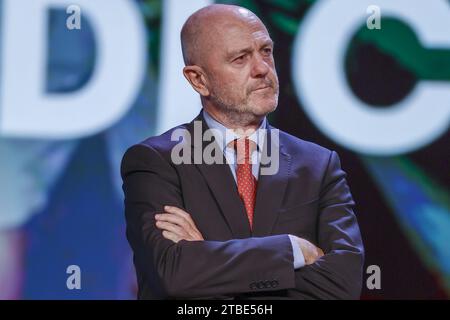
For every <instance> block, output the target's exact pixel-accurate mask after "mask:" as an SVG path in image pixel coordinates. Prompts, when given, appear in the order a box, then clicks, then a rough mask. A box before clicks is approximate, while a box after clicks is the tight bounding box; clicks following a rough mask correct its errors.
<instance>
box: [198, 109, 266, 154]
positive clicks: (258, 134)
mask: <svg viewBox="0 0 450 320" xmlns="http://www.w3.org/2000/svg"><path fill="white" fill-rule="evenodd" d="M203 118H204V119H205V122H206V124H207V125H208V127H209V128H210V129H214V130H213V134H214V137H215V138H216V141H217V142H218V143H219V146H220V148H221V149H222V151H224V150H225V147H226V146H227V145H228V144H229V143H230V142H231V141H233V140H235V139H239V138H241V136H239V135H237V134H236V133H235V132H234V131H233V130H231V129H228V128H227V127H225V126H224V125H223V124H221V123H220V122H218V121H217V120H215V119H214V118H213V117H212V116H211V115H210V114H209V113H208V112H207V111H206V110H205V109H203ZM266 123H267V120H266V118H265V117H264V119H263V120H262V121H261V124H260V125H259V128H258V129H256V131H255V132H253V133H252V134H251V135H250V136H248V138H249V139H250V140H252V141H253V142H255V144H256V146H257V150H258V151H261V150H262V148H263V147H264V138H265V135H264V129H266ZM215 131H217V132H215ZM216 133H220V135H221V137H218V135H217V134H216ZM220 139H222V143H220V141H218V140H220Z"/></svg>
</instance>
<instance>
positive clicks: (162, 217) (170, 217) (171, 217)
mask: <svg viewBox="0 0 450 320" xmlns="http://www.w3.org/2000/svg"><path fill="white" fill-rule="evenodd" d="M155 219H156V220H157V221H167V222H171V223H174V224H177V225H179V226H180V227H183V228H188V227H189V224H188V222H187V221H186V220H185V219H183V218H182V217H180V216H178V215H176V214H173V213H162V214H157V215H155Z"/></svg>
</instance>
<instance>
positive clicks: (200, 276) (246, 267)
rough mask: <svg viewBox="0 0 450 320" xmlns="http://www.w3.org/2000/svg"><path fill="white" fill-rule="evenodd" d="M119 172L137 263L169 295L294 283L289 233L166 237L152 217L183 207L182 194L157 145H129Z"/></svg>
mask: <svg viewBox="0 0 450 320" xmlns="http://www.w3.org/2000/svg"><path fill="white" fill-rule="evenodd" d="M121 174H122V179H123V191H124V195H125V217H126V222H127V238H128V241H129V242H130V245H131V247H132V249H133V253H134V260H135V267H136V269H137V271H138V273H142V274H143V275H144V276H143V278H144V279H150V278H151V277H154V275H146V274H145V273H148V272H152V271H151V270H156V272H157V276H158V278H159V279H160V281H161V282H160V283H161V284H162V285H163V286H164V288H165V291H166V292H167V294H168V295H169V296H171V297H186V298H191V297H193V298H195V297H204V296H216V295H223V294H239V293H243V292H251V291H262V290H264V291H271V290H280V289H286V288H294V287H295V280H294V279H295V277H294V267H293V255H292V247H291V242H290V240H289V237H288V236H287V235H276V236H268V237H262V238H247V239H235V240H230V241H224V242H219V241H185V240H182V241H179V242H178V243H174V242H172V241H171V240H167V239H165V238H164V237H163V236H162V232H161V230H160V229H158V228H156V226H155V219H154V215H155V214H156V213H158V212H162V211H163V206H164V205H171V206H177V207H180V208H183V207H184V206H183V196H182V190H180V183H179V180H178V175H177V172H176V170H175V168H174V167H173V165H172V164H171V163H170V162H169V161H168V160H166V159H164V157H163V156H162V154H161V153H160V152H158V151H157V150H156V149H155V148H152V147H149V146H147V145H136V146H134V147H131V148H130V149H129V150H128V151H127V152H126V153H125V155H124V158H123V160H122V166H121ZM149 266H152V267H151V268H150V267H149ZM138 278H139V275H138ZM258 281H260V282H259V283H261V281H264V284H265V285H264V286H261V285H258ZM258 287H259V288H258Z"/></svg>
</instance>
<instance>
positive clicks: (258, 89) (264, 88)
mask: <svg viewBox="0 0 450 320" xmlns="http://www.w3.org/2000/svg"><path fill="white" fill-rule="evenodd" d="M271 88H272V87H271V86H265V87H261V88H257V89H255V90H253V91H260V90H266V89H271Z"/></svg>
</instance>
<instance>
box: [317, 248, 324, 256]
mask: <svg viewBox="0 0 450 320" xmlns="http://www.w3.org/2000/svg"><path fill="white" fill-rule="evenodd" d="M317 251H318V252H319V258H320V257H323V256H324V253H323V250H322V249H320V248H319V247H317Z"/></svg>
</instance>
